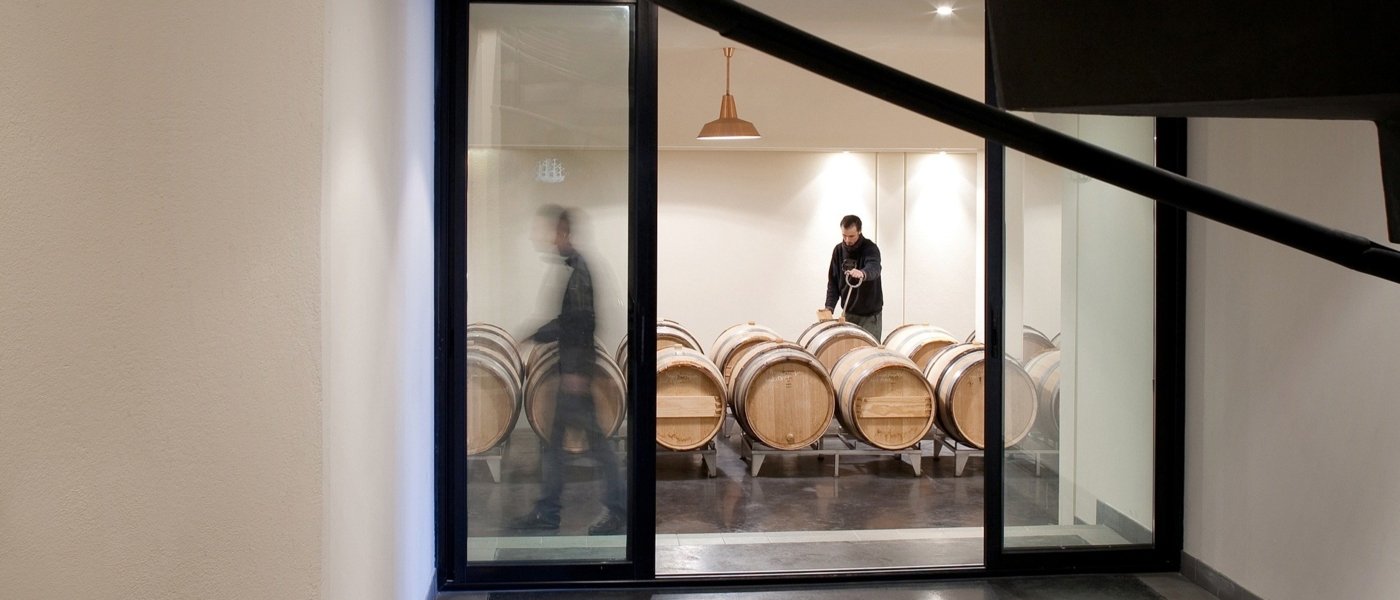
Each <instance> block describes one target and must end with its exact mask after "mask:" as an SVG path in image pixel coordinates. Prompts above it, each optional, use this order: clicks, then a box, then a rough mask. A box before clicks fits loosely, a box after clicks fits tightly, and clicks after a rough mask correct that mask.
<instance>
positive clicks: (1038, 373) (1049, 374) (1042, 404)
mask: <svg viewBox="0 0 1400 600" xmlns="http://www.w3.org/2000/svg"><path fill="white" fill-rule="evenodd" d="M1026 374H1027V375H1029V376H1030V378H1031V381H1033V382H1035V396H1036V405H1037V407H1038V408H1037V410H1036V419H1035V421H1036V430H1038V431H1040V432H1042V433H1044V434H1046V435H1048V436H1049V437H1050V438H1051V439H1052V440H1055V441H1058V439H1057V438H1058V437H1059V434H1060V351H1059V350H1051V351H1049V352H1046V353H1044V354H1041V355H1040V356H1037V357H1035V358H1034V359H1033V360H1031V362H1030V363H1029V364H1027V365H1026Z"/></svg>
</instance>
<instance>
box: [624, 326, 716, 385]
mask: <svg viewBox="0 0 1400 600" xmlns="http://www.w3.org/2000/svg"><path fill="white" fill-rule="evenodd" d="M627 339H628V336H627V334H625V333H624V334H622V341H621V342H618V344H617V353H616V354H614V355H613V358H614V359H615V360H616V361H617V366H618V368H620V369H622V374H623V375H624V376H625V375H627ZM675 346H679V347H682V348H690V349H691V350H695V351H697V352H700V353H701V354H704V352H705V350H704V349H702V348H701V347H700V340H698V339H696V338H695V336H694V335H691V333H690V331H688V330H686V328H685V327H683V326H681V324H680V323H677V322H675V321H672V320H670V319H661V320H660V321H657V322H656V350H657V351H658V352H659V351H661V350H664V349H666V348H671V347H675Z"/></svg>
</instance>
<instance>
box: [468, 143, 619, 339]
mask: <svg viewBox="0 0 1400 600" xmlns="http://www.w3.org/2000/svg"><path fill="white" fill-rule="evenodd" d="M551 158H552V159H556V160H558V161H560V163H561V164H562V165H563V166H564V169H565V177H564V180H563V181H561V182H557V183H544V182H541V181H538V180H536V178H535V172H536V166H537V165H538V164H539V161H541V160H543V159H551ZM467 168H468V174H467V178H468V182H467V186H468V189H467V239H468V240H470V242H469V243H470V247H469V248H468V256H467V279H468V285H470V286H471V295H470V296H469V298H468V304H467V319H468V321H470V322H486V323H493V324H496V325H500V326H501V327H505V328H506V329H507V330H508V331H510V333H511V335H513V336H515V338H516V339H517V340H523V339H525V337H527V336H529V335H530V334H532V333H534V332H535V330H536V329H537V328H538V327H539V326H540V325H542V324H544V323H545V322H546V321H548V320H549V319H552V318H554V317H555V316H557V315H558V314H559V297H560V293H561V291H562V288H563V284H564V282H565V281H566V280H567V278H568V269H566V268H565V267H564V266H563V265H562V264H561V263H560V261H559V256H558V254H557V253H555V252H554V251H553V250H552V249H546V251H541V250H540V249H539V248H537V247H536V245H535V240H534V239H533V236H534V228H535V226H536V224H537V223H536V221H537V216H536V213H537V211H538V210H539V209H540V207H542V206H544V205H546V204H555V205H559V206H565V207H569V208H570V209H571V210H572V211H573V217H574V219H575V221H574V232H573V236H572V239H573V242H574V244H575V245H576V246H577V247H578V249H579V252H580V253H581V254H582V255H583V256H584V257H585V259H586V260H587V261H588V265H589V269H590V271H591V272H592V274H593V287H594V303H595V310H597V313H598V323H597V332H596V335H597V338H598V339H599V340H601V342H602V343H603V345H604V347H606V348H607V349H608V350H610V351H611V350H613V349H616V348H617V346H618V343H619V342H620V341H621V339H622V336H623V334H624V333H626V331H627V269H628V264H627V246H628V231H629V229H628V225H627V223H628V212H627V198H628V196H627V187H628V181H629V178H628V171H627V169H628V157H627V152H626V151H625V150H579V149H555V150H547V149H533V150H519V149H495V148H473V149H472V150H470V154H469V156H468V158H467Z"/></svg>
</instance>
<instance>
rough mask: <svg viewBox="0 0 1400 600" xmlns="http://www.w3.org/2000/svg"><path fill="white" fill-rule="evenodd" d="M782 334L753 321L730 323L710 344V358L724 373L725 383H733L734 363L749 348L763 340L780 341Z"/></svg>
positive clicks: (731, 384)
mask: <svg viewBox="0 0 1400 600" xmlns="http://www.w3.org/2000/svg"><path fill="white" fill-rule="evenodd" d="M781 341H783V336H781V335H778V332H776V331H773V330H772V329H769V328H767V327H764V326H762V325H755V324H754V322H753V321H749V322H748V323H740V324H738V325H732V326H730V327H729V328H728V329H725V330H724V331H722V332H720V334H719V337H717V338H715V343H714V344H711V345H710V360H712V361H714V363H715V366H716V367H719V371H720V373H723V374H724V382H725V384H726V385H729V386H731V389H732V386H733V384H734V363H735V361H737V360H738V359H739V358H740V357H742V356H743V355H744V354H746V353H747V352H748V351H749V349H751V348H753V347H754V346H756V345H758V344H760V343H763V342H781Z"/></svg>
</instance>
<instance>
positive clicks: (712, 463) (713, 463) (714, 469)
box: [656, 436, 719, 477]
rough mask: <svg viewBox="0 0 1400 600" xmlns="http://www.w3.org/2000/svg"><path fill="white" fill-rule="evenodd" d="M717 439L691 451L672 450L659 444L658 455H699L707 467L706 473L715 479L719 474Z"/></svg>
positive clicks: (657, 446)
mask: <svg viewBox="0 0 1400 600" xmlns="http://www.w3.org/2000/svg"><path fill="white" fill-rule="evenodd" d="M717 437H718V436H717ZM717 437H716V438H711V439H710V441H708V442H705V445H704V446H701V447H699V448H694V449H691V450H672V449H670V448H667V447H665V446H662V445H661V444H657V445H656V455H657V456H671V455H675V454H699V455H700V460H701V461H702V462H703V463H704V465H705V473H706V474H708V475H709V476H710V477H714V476H716V475H718V474H719V445H718V444H717V443H716V442H715V440H716V439H717Z"/></svg>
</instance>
